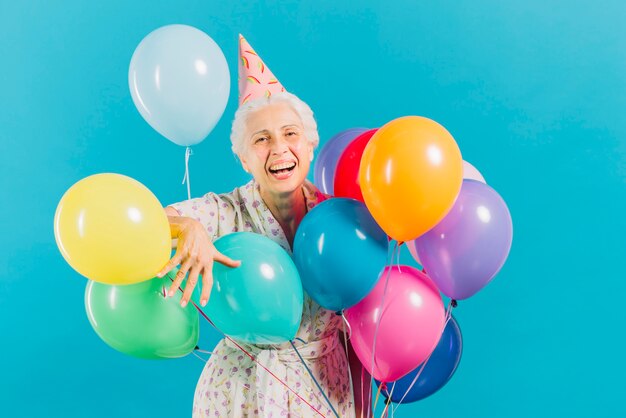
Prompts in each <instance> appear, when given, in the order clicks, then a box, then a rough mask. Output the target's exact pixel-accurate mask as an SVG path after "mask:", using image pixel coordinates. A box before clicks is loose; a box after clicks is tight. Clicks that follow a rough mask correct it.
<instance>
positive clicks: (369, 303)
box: [294, 116, 512, 403]
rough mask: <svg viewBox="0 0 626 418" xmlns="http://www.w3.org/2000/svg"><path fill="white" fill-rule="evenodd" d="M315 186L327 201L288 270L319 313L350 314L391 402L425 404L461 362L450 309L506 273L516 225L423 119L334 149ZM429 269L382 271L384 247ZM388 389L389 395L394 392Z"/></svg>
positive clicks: (341, 139)
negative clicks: (296, 273)
mask: <svg viewBox="0 0 626 418" xmlns="http://www.w3.org/2000/svg"><path fill="white" fill-rule="evenodd" d="M314 174H315V176H314V178H315V183H316V185H317V186H318V187H319V188H320V189H321V190H322V191H323V192H325V193H328V194H334V195H335V196H336V197H337V198H335V199H330V200H328V201H326V202H323V203H322V204H320V205H318V206H317V207H316V208H315V209H313V210H312V211H311V212H310V213H309V214H308V215H307V216H306V217H305V218H304V220H303V221H302V223H301V225H300V228H299V229H298V232H297V235H296V239H295V242H294V259H295V261H296V265H297V266H298V268H299V269H300V274H301V277H302V282H303V286H304V288H305V290H306V291H307V292H308V293H309V294H310V295H311V297H312V298H313V299H315V300H316V301H317V302H318V303H319V304H320V305H322V306H323V307H326V308H327V309H332V310H335V311H343V310H345V317H346V319H347V321H348V323H349V324H350V328H351V339H350V341H351V344H352V347H353V348H354V351H355V352H356V354H357V356H358V358H359V360H360V361H361V363H362V364H363V366H364V367H365V368H366V369H367V370H368V371H369V372H370V374H371V375H372V376H373V377H374V378H375V379H376V380H377V382H378V383H379V385H382V386H381V389H383V390H382V393H383V394H384V395H385V396H386V397H388V398H389V399H390V400H391V401H393V402H397V403H400V402H413V401H416V400H419V399H423V398H425V397H426V396H429V395H431V394H432V393H434V392H436V391H437V390H438V389H439V388H441V387H442V386H443V385H444V384H445V383H446V382H447V381H448V380H449V379H450V378H451V377H452V374H453V373H454V371H455V370H456V368H457V366H458V362H459V361H460V357H461V348H462V339H461V332H460V329H459V326H458V323H457V322H456V320H455V319H454V318H453V317H452V316H451V314H450V311H449V310H448V311H447V312H446V310H445V309H444V307H443V301H442V297H441V293H443V294H444V295H446V296H447V297H449V298H450V299H451V304H452V306H455V305H456V301H457V300H460V299H466V298H469V297H471V296H472V295H474V294H475V293H476V292H478V291H479V290H481V289H482V288H483V287H484V286H486V285H487V284H488V283H489V282H490V281H491V280H492V279H493V278H494V277H495V275H496V274H497V273H498V271H499V270H500V269H501V267H502V265H503V264H504V262H505V260H506V258H507V256H508V253H509V250H510V248H511V242H512V221H511V215H510V213H509V211H508V208H507V206H506V204H505V202H504V201H503V200H502V198H501V197H500V196H499V195H498V193H497V192H496V191H495V190H493V189H492V188H491V187H489V186H488V185H487V184H486V183H485V180H484V178H483V176H482V175H481V174H480V172H478V170H476V169H475V168H474V167H473V166H472V165H471V164H469V163H467V162H466V161H463V159H462V157H461V152H460V150H459V147H458V145H457V143H456V141H455V140H454V138H453V137H452V135H450V133H449V132H448V131H447V130H446V129H445V128H444V127H443V126H441V125H440V124H438V123H436V122H434V121H432V120H430V119H427V118H424V117H418V116H407V117H402V118H398V119H395V120H392V121H391V122H389V123H387V124H386V125H384V126H382V127H381V128H379V129H371V130H366V129H362V128H354V129H349V130H347V131H344V132H341V133H339V134H338V135H336V136H335V137H333V138H331V139H330V140H329V141H328V142H327V143H326V144H325V146H324V148H323V149H322V151H321V152H320V157H319V158H318V160H317V161H316V164H315V170H314ZM388 239H390V240H395V241H397V242H398V243H399V244H400V245H402V244H406V245H407V247H408V249H409V251H410V252H411V254H412V255H413V257H414V258H415V260H416V261H417V262H418V263H419V264H420V265H422V266H423V267H424V270H423V271H419V270H417V269H415V268H413V267H410V266H399V265H398V266H392V265H391V263H389V265H387V266H386V267H385V264H387V263H386V262H383V261H382V260H383V259H386V257H387V246H388V245H387V240H388ZM392 388H394V389H392Z"/></svg>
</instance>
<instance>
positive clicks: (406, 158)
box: [359, 116, 463, 242]
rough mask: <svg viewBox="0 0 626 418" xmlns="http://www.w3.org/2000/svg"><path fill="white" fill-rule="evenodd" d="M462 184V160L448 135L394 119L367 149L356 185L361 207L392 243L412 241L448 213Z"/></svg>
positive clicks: (414, 120) (410, 119) (422, 122)
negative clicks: (361, 200)
mask: <svg viewBox="0 0 626 418" xmlns="http://www.w3.org/2000/svg"><path fill="white" fill-rule="evenodd" d="M462 181H463V159H462V157H461V151H460V150H459V147H458V145H457V144H456V142H455V140H454V138H452V135H450V133H449V132H448V131H447V130H446V129H445V128H444V127H443V126H441V125H439V124H438V123H437V122H435V121H433V120H430V119H427V118H423V117H420V116H405V117H402V118H398V119H395V120H393V121H391V122H389V123H387V124H386V125H384V126H383V127H382V128H380V129H379V130H378V132H376V134H374V136H373V137H372V139H371V140H370V141H369V143H368V144H367V147H366V148H365V151H364V152H363V157H362V159H361V167H360V169H359V182H360V183H361V191H362V192H363V198H364V200H365V205H366V206H367V208H368V209H369V210H370V212H371V214H372V216H373V217H374V219H375V220H376V222H378V224H379V225H380V227H381V228H382V229H383V230H384V231H385V232H386V233H387V235H389V236H390V237H391V238H393V239H395V240H397V241H403V242H404V241H409V240H412V239H415V238H417V237H419V236H420V235H422V234H423V233H425V232H426V231H428V230H430V229H431V228H432V227H434V226H435V225H437V224H438V223H439V221H441V219H443V217H444V216H445V215H446V214H447V213H448V211H450V209H451V208H452V205H453V204H454V201H455V200H456V198H457V196H458V194H459V192H460V190H461V183H462Z"/></svg>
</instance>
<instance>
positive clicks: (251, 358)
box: [170, 277, 324, 417]
mask: <svg viewBox="0 0 626 418" xmlns="http://www.w3.org/2000/svg"><path fill="white" fill-rule="evenodd" d="M170 280H172V278H171V277H170ZM172 281H173V280H172ZM178 290H180V291H181V292H183V289H181V287H180V286H179V287H178ZM190 302H191V304H192V305H193V306H194V307H195V308H196V310H197V311H198V312H199V313H200V315H202V316H203V317H204V319H206V320H207V321H208V322H209V324H211V326H212V327H213V328H215V329H216V330H217V332H219V333H220V334H222V335H223V336H224V338H226V339H227V340H228V341H230V342H231V343H233V345H235V347H237V348H238V349H239V350H241V351H242V352H243V353H244V354H245V355H246V356H248V357H249V358H250V360H252V361H253V362H254V363H256V364H257V366H260V367H261V368H262V369H263V370H265V371H266V372H268V373H269V374H270V375H271V376H272V377H273V378H274V379H276V380H277V381H278V382H279V383H280V384H281V385H283V386H284V387H286V388H287V389H288V390H289V391H290V392H292V393H293V394H294V395H296V396H297V397H298V398H299V399H300V400H301V401H302V402H304V403H305V404H307V405H308V406H310V407H311V409H313V410H314V411H315V412H317V413H318V414H319V415H320V416H322V417H323V416H324V414H322V413H321V412H320V411H318V410H317V409H316V408H315V407H314V406H313V405H311V404H310V403H309V402H307V400H306V399H304V398H303V397H302V396H300V395H299V394H298V392H296V391H295V390H293V389H292V388H290V387H289V386H288V385H287V384H286V383H285V382H283V381H282V380H281V379H280V378H279V377H278V376H276V375H275V374H274V373H272V371H271V370H270V369H268V368H267V367H265V366H264V365H263V364H261V363H259V362H258V361H257V359H256V357H254V356H253V355H252V354H250V353H248V351H246V350H245V349H244V348H243V347H242V346H241V345H239V344H238V343H237V341H235V340H233V339H232V338H230V337H229V336H228V335H226V334H224V333H223V332H222V331H221V330H220V329H219V328H218V327H217V326H216V325H215V324H214V323H213V321H211V319H210V318H209V317H208V316H207V315H206V314H205V313H204V311H203V310H202V309H200V307H199V306H198V305H196V303H195V302H194V301H193V300H190Z"/></svg>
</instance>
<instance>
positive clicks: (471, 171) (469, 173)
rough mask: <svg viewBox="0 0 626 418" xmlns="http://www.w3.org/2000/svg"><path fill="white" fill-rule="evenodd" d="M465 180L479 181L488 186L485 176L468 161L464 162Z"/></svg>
mask: <svg viewBox="0 0 626 418" xmlns="http://www.w3.org/2000/svg"><path fill="white" fill-rule="evenodd" d="M463 178H464V179H468V180H477V181H479V182H481V183H485V184H487V182H486V181H485V178H484V177H483V175H482V174H480V171H478V170H477V169H476V167H474V166H473V165H471V164H470V163H468V162H467V161H463Z"/></svg>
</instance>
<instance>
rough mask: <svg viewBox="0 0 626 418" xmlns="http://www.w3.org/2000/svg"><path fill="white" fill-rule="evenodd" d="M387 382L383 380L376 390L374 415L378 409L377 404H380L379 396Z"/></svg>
mask: <svg viewBox="0 0 626 418" xmlns="http://www.w3.org/2000/svg"><path fill="white" fill-rule="evenodd" d="M384 384H385V383H384V382H382V383H381V384H380V385H378V390H377V391H376V399H375V400H374V410H373V411H372V416H374V412H375V411H376V405H378V398H380V392H381V391H382V387H383V385H384Z"/></svg>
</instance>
